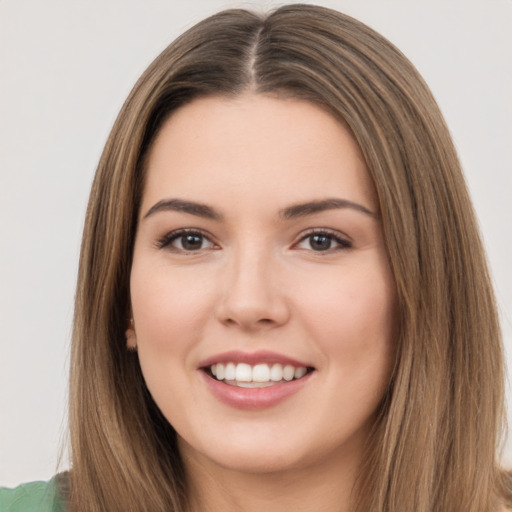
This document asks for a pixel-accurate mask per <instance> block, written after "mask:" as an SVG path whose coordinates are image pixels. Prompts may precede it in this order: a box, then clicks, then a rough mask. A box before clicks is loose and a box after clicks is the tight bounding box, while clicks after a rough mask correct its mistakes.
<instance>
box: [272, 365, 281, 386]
mask: <svg viewBox="0 0 512 512" xmlns="http://www.w3.org/2000/svg"><path fill="white" fill-rule="evenodd" d="M270 380H273V381H274V382H279V381H280V380H283V366H282V365H280V364H277V363H276V364H274V365H272V368H270Z"/></svg>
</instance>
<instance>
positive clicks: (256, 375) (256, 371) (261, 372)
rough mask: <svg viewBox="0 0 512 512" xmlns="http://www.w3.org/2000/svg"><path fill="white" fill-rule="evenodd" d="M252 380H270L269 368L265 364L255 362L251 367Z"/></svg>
mask: <svg viewBox="0 0 512 512" xmlns="http://www.w3.org/2000/svg"><path fill="white" fill-rule="evenodd" d="M252 380H253V382H268V381H269V380H270V368H269V367H268V366H267V365H266V364H257V365H256V366H255V367H254V368H253V369H252Z"/></svg>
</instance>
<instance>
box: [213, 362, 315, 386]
mask: <svg viewBox="0 0 512 512" xmlns="http://www.w3.org/2000/svg"><path fill="white" fill-rule="evenodd" d="M210 371H211V373H212V375H213V376H214V377H216V378H217V380H225V381H226V383H227V384H231V385H234V386H239V387H245V388H258V387H266V386H271V385H272V384H273V383H274V382H282V381H283V380H284V381H286V382H289V381H291V380H294V379H300V378H301V377H304V375H306V373H307V372H308V369H307V368H306V367H305V366H298V367H295V366H292V365H290V364H287V365H285V366H283V365H282V364H279V363H275V364H273V365H272V366H269V365H268V364H257V365H255V366H251V365H249V364H246V363H238V364H235V363H227V364H223V363H217V364H213V365H212V366H210Z"/></svg>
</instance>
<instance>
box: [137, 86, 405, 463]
mask: <svg viewBox="0 0 512 512" xmlns="http://www.w3.org/2000/svg"><path fill="white" fill-rule="evenodd" d="M130 285H131V304H132V312H133V318H134V326H135V327H134V331H135V337H134V338H132V339H131V340H129V342H134V341H135V340H136V343H137V348H138V354H139V359H140V364H141V368H142V371H143V374H144V378H145V380H146V383H147V386H148V388H149V390H150V392H151V394H152V396H153V398H154V400H155V402H156V403H157V405H158V406H159V407H160V409H161V411H162V413H163V414H164V415H165V417H166V418H167V419H168V421H169V422H170V423H171V424H172V425H173V427H174V428H175V430H176V431H177V433H178V440H179V447H180V450H181V452H182V455H183V456H184V458H185V459H194V458H195V460H201V461H203V463H204V464H210V465H211V466H212V467H215V466H218V467H223V468H232V469H235V470H237V471H251V472H254V471H261V472H264V471H277V470H286V469H291V468H306V467H313V466H314V465H318V464H322V463H324V462H326V461H327V460H329V461H331V462H332V461H343V460H344V458H347V457H352V456H354V454H360V452H361V447H362V445H363V444H364V442H365V440H366V438H367V435H368V431H369V428H370V426H371V424H372V420H373V417H374V414H375V410H376V408H377V406H378V404H379V402H380V400H381V399H382V397H383V394H384V393H385V391H386V388H387V385H388V382H389V378H390V373H391V368H392V365H393V357H394V338H395V334H394V333H395V309H396V308H395V288H394V282H393V278H392V275H391V272H390V267H389V263H388V259H387V254H386V249H385V245H384V241H383V236H382V229H381V224H380V221H379V214H378V209H377V202H376V198H375V192H374V189H373V185H372V182H371V179H370V177H369V174H368V171H367V169H366V168H365V164H364V161H363V158H362V156H361V154H360V151H359V149H358V147H357V145H356V143H355V142H354V140H353V139H352V137H351V135H350V134H349V133H348V131H347V130H346V129H345V128H344V127H343V126H342V125H341V124H340V123H339V122H337V121H336V120H335V119H334V118H333V117H332V116H331V115H329V114H328V113H326V112H325V111H323V110H322V109H320V108H319V107H317V106H315V105H312V104H310V103H308V102H304V101H300V100H293V99H276V98H273V97H268V96H263V95H243V96H240V97H238V98H236V99H225V98H218V97H209V98H203V99H199V100H195V101H194V102H192V103H190V104H189V105H187V106H185V107H182V108H181V109H180V110H178V111H176V112H175V113H174V114H173V115H172V117H171V118H170V119H169V120H168V121H167V122H166V123H165V124H164V126H163V128H162V129H161V131H160V132H159V134H158V136H157V138H156V140H155V142H154V144H153V146H152V148H151V152H150V154H149V159H148V163H147V180H146V183H145V190H144V194H143V198H142V206H141V210H140V216H139V227H138V231H137V234H136V241H135V248H134V258H133V266H132V270H131V283H130Z"/></svg>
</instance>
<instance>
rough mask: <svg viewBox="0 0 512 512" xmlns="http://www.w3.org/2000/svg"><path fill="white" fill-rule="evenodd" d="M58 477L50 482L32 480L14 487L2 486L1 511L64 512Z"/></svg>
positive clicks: (0, 490) (0, 491)
mask: <svg viewBox="0 0 512 512" xmlns="http://www.w3.org/2000/svg"><path fill="white" fill-rule="evenodd" d="M64 510H65V507H64V503H63V502H62V500H61V499H60V497H59V493H58V492H57V481H56V477H54V478H52V479H51V480H50V481H49V482H30V483H27V484H22V485H19V486H18V487H15V488H14V489H5V488H0V512H64Z"/></svg>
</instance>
